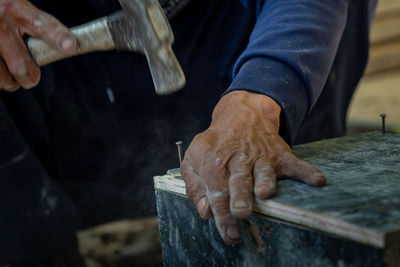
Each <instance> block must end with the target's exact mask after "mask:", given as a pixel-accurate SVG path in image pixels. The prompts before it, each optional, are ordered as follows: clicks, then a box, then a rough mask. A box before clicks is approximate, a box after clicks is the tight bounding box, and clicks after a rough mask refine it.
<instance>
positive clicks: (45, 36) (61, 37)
mask: <svg viewBox="0 0 400 267" xmlns="http://www.w3.org/2000/svg"><path fill="white" fill-rule="evenodd" d="M10 12H11V13H12V15H14V16H15V17H16V19H17V20H18V22H19V25H21V31H22V34H25V33H26V34H28V35H30V36H32V37H35V38H39V39H42V40H43V41H45V42H46V43H48V44H49V45H51V46H53V47H55V48H58V49H59V50H60V51H61V52H63V53H66V54H71V53H73V52H74V51H75V50H76V46H77V43H76V40H75V38H74V36H73V35H72V33H71V32H70V31H69V29H68V28H67V27H65V26H64V25H63V24H62V23H61V22H60V21H58V20H57V19H56V18H55V17H53V16H51V15H49V14H47V13H46V12H43V11H42V10H39V9H38V8H36V7H35V6H33V5H32V4H31V3H29V2H28V1H16V2H15V4H14V5H13V6H12V8H11V10H10Z"/></svg>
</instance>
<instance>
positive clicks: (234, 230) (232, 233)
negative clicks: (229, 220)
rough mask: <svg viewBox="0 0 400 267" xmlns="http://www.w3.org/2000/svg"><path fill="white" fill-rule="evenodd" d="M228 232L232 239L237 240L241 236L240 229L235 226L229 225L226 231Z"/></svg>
mask: <svg viewBox="0 0 400 267" xmlns="http://www.w3.org/2000/svg"><path fill="white" fill-rule="evenodd" d="M226 234H227V235H228V237H229V238H230V239H232V240H237V239H239V238H240V233H239V230H238V229H237V227H235V226H229V227H228V229H227V231H226Z"/></svg>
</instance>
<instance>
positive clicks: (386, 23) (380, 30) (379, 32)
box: [370, 1, 400, 46]
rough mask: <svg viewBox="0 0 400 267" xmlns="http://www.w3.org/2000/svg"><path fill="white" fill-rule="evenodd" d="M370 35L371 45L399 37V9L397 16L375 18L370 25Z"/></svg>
mask: <svg viewBox="0 0 400 267" xmlns="http://www.w3.org/2000/svg"><path fill="white" fill-rule="evenodd" d="M399 2H400V1H399ZM370 36H371V38H370V39H371V45H372V46H375V45H378V44H382V43H385V42H386V43H387V42H390V41H396V39H400V10H399V14H398V15H397V16H392V17H389V18H387V19H384V20H375V21H374V22H373V23H372V26H371V34H370Z"/></svg>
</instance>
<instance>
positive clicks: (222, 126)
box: [181, 91, 326, 244]
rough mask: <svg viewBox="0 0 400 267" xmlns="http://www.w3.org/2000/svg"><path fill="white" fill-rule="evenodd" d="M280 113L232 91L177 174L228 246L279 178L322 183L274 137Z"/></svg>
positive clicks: (270, 103)
mask: <svg viewBox="0 0 400 267" xmlns="http://www.w3.org/2000/svg"><path fill="white" fill-rule="evenodd" d="M280 112H281V108H280V106H279V105H278V104H277V103H276V102H275V101H274V100H273V99H271V98H269V97H267V96H264V95H260V94H256V93H251V92H247V91H234V92H231V93H229V94H227V95H225V96H224V97H223V98H222V99H221V100H220V101H219V103H218V104H217V106H216V107H215V109H214V112H213V116H212V122H211V125H210V127H209V129H208V130H206V131H205V132H203V133H201V134H199V135H197V136H196V137H195V138H194V140H193V142H192V143H191V145H190V146H189V148H188V150H187V152H186V154H185V158H184V160H183V162H182V164H181V174H182V177H183V179H184V180H185V183H186V192H187V195H188V197H189V199H190V200H191V201H192V202H193V203H194V205H195V206H196V207H197V210H198V212H199V213H200V216H201V217H202V218H203V219H207V218H209V217H210V216H211V214H212V215H213V216H214V218H215V223H216V225H217V228H218V231H219V233H220V235H221V237H222V238H223V239H224V241H225V242H227V243H230V244H233V243H236V242H238V241H239V239H240V232H239V227H238V221H237V219H244V218H246V217H247V216H249V215H250V213H251V211H252V205H253V198H254V196H255V197H257V198H259V199H262V200H264V199H267V198H269V197H272V196H273V195H274V194H275V192H276V180H277V179H279V178H282V177H289V178H292V179H295V180H298V181H302V182H305V183H307V184H309V185H312V186H321V185H323V184H325V183H326V178H325V177H324V176H323V175H322V174H321V172H320V171H319V170H318V169H316V168H314V167H312V166H311V165H309V164H308V163H306V162H304V161H302V160H299V159H298V158H296V156H294V154H293V153H292V152H291V149H290V147H289V146H288V145H287V144H286V143H285V141H284V140H283V139H282V138H281V137H280V136H279V135H278V131H279V116H280Z"/></svg>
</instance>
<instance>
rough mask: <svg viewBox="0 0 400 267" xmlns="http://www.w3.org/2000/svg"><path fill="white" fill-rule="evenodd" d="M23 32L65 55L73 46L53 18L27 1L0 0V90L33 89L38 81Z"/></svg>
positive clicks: (64, 28)
mask: <svg viewBox="0 0 400 267" xmlns="http://www.w3.org/2000/svg"><path fill="white" fill-rule="evenodd" d="M24 35H29V36H31V37H35V38H39V39H42V40H43V41H45V42H47V43H48V44H50V45H52V46H54V47H55V48H58V49H59V50H60V51H61V52H63V53H65V54H72V53H73V52H74V50H75V49H76V41H75V39H74V37H73V36H72V34H71V33H70V32H69V30H68V29H67V28H66V27H65V26H64V25H62V24H61V23H60V22H59V21H58V20H57V19H56V18H54V17H52V16H50V15H49V14H47V13H45V12H43V11H41V10H39V9H37V8H36V7H34V6H33V5H32V4H31V3H30V2H28V1H27V0H0V90H1V89H4V90H6V91H10V92H11V91H15V90H17V89H18V88H19V87H20V86H22V87H24V88H32V87H33V86H35V85H37V83H38V82H39V80H40V69H39V67H38V66H37V65H36V63H35V62H34V60H33V59H32V57H31V55H30V53H29V51H28V49H27V48H26V46H25V43H24V41H23V38H22V37H23V36H24Z"/></svg>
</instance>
